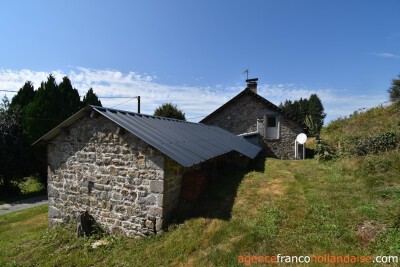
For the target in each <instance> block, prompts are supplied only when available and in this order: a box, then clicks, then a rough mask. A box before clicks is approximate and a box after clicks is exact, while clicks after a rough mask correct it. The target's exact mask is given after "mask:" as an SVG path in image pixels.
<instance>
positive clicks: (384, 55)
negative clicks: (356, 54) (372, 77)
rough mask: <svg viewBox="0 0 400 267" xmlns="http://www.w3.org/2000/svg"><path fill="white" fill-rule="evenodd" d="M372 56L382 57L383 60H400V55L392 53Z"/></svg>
mask: <svg viewBox="0 0 400 267" xmlns="http://www.w3.org/2000/svg"><path fill="white" fill-rule="evenodd" d="M371 55H373V56H376V57H382V58H395V59H400V56H399V55H395V54H392V53H387V52H384V53H371Z"/></svg>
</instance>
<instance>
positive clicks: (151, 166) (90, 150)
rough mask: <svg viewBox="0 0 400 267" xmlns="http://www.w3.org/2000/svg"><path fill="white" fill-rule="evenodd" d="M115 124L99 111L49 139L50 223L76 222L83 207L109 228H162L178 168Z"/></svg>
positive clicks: (130, 231)
mask: <svg viewBox="0 0 400 267" xmlns="http://www.w3.org/2000/svg"><path fill="white" fill-rule="evenodd" d="M117 129H118V125H116V124H115V123H113V122H111V121H110V120H108V119H106V118H104V117H102V116H101V115H99V116H98V117H97V118H89V117H85V118H83V119H81V120H79V121H77V122H75V123H74V124H72V125H71V126H70V127H68V129H64V130H63V131H62V133H61V134H60V135H58V136H57V137H55V138H54V139H53V140H52V141H51V142H50V143H49V144H48V147H47V150H48V152H47V154H48V194H49V224H50V225H51V226H53V225H56V224H58V223H62V222H63V223H75V219H76V216H77V215H78V213H79V212H81V211H84V210H87V211H88V212H89V214H90V215H92V216H93V217H94V219H95V220H96V221H97V222H98V223H99V224H100V225H101V226H102V227H103V228H104V229H105V230H107V231H109V232H112V233H123V234H126V235H128V236H145V235H148V234H149V233H152V232H158V231H160V230H162V227H163V226H164V225H165V222H166V220H165V219H166V218H167V217H168V214H169V212H170V211H171V209H172V208H173V207H174V205H175V203H176V202H177V201H178V200H177V199H178V197H179V191H180V177H181V176H182V173H183V169H182V167H180V166H179V165H178V164H177V163H175V162H174V161H172V160H170V159H168V158H166V157H165V156H164V155H163V154H161V153H160V152H159V151H157V150H155V149H153V148H151V147H150V146H149V145H148V144H147V143H145V142H143V141H142V140H141V139H139V138H136V137H134V136H133V135H132V134H130V133H129V132H126V133H124V131H117ZM117 132H119V133H118V134H117ZM164 167H166V168H165V170H164Z"/></svg>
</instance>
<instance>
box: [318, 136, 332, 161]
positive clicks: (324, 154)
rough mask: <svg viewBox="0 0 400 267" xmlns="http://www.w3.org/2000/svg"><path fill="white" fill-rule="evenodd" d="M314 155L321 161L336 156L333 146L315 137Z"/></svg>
mask: <svg viewBox="0 0 400 267" xmlns="http://www.w3.org/2000/svg"><path fill="white" fill-rule="evenodd" d="M314 144H315V149H314V153H315V154H314V157H315V158H316V159H318V160H321V161H326V160H331V159H333V158H334V157H335V153H334V152H333V151H332V149H331V147H330V146H329V145H328V144H327V143H326V142H325V141H324V140H322V139H315V141H314Z"/></svg>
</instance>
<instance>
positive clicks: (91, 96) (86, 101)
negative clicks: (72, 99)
mask: <svg viewBox="0 0 400 267" xmlns="http://www.w3.org/2000/svg"><path fill="white" fill-rule="evenodd" d="M82 102H83V106H87V105H94V106H100V107H101V106H102V105H101V101H100V100H99V98H98V97H97V95H96V94H95V93H94V92H93V89H92V88H90V89H89V91H87V93H86V95H85V96H84V97H83V101H82Z"/></svg>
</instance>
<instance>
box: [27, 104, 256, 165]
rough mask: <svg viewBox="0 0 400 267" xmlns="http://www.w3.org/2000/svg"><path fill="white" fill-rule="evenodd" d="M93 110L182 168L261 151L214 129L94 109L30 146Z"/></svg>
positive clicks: (56, 131)
mask: <svg viewBox="0 0 400 267" xmlns="http://www.w3.org/2000/svg"><path fill="white" fill-rule="evenodd" d="M92 110H95V111H97V112H98V113H99V114H101V115H102V116H104V117H106V118H108V119H110V120H111V121H113V122H115V123H116V124H118V125H119V126H120V127H122V128H124V129H125V130H126V131H128V132H130V133H132V134H133V135H135V136H136V137H138V138H140V139H142V140H143V141H145V142H146V143H148V144H149V145H151V146H153V147H154V148H156V149H157V150H159V151H160V152H162V153H163V154H165V155H167V156H168V157H170V158H171V159H173V160H175V161H176V162H178V163H179V164H181V165H182V166H184V167H190V166H193V165H195V164H198V163H200V162H203V161H206V160H208V159H211V158H214V157H217V156H219V155H222V154H226V153H228V152H231V151H236V152H239V153H241V154H243V155H245V156H247V157H249V158H254V157H255V156H257V154H258V153H259V152H260V151H261V148H260V147H259V146H257V145H254V144H251V143H249V142H247V141H245V140H244V139H242V138H241V137H238V136H236V135H234V134H232V133H230V132H228V131H225V130H223V129H221V128H219V127H216V126H208V125H204V124H200V123H192V122H185V121H181V120H176V119H169V118H164V117H157V116H151V115H144V114H138V113H134V112H128V111H123V110H116V109H111V108H104V107H97V106H87V107H86V108H83V109H82V110H80V111H79V112H77V113H76V114H74V115H73V116H71V117H70V118H68V119H67V120H66V121H64V122H63V123H61V124H60V125H58V126H57V127H55V128H54V129H53V130H51V131H50V132H48V133H47V134H45V135H44V136H43V137H42V138H40V139H39V140H37V141H36V142H35V143H34V144H33V145H35V144H38V143H40V142H43V141H49V140H51V139H53V138H54V137H55V136H57V135H58V134H59V133H60V131H61V129H62V128H65V127H68V126H69V125H71V124H73V123H74V122H75V121H77V120H78V119H80V118H82V117H84V116H85V115H86V114H88V112H90V111H92ZM86 116H87V115H86Z"/></svg>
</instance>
